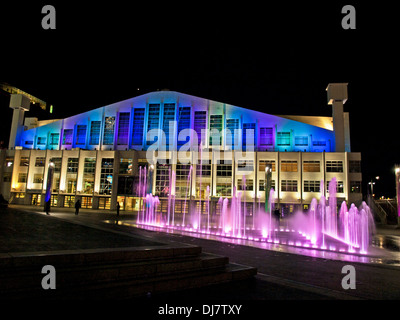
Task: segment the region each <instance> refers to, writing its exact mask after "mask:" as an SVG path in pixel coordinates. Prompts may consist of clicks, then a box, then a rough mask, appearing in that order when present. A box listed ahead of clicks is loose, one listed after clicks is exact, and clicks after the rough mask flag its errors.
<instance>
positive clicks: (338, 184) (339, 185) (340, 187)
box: [326, 181, 344, 193]
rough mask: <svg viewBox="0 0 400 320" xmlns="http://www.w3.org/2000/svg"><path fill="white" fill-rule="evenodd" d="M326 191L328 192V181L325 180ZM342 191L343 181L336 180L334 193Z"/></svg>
mask: <svg viewBox="0 0 400 320" xmlns="http://www.w3.org/2000/svg"><path fill="white" fill-rule="evenodd" d="M326 192H327V193H329V181H327V182H326ZM343 192H344V184H343V181H337V183H336V193H343Z"/></svg>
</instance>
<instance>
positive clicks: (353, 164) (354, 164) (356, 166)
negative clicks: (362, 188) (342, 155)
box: [349, 160, 361, 173]
mask: <svg viewBox="0 0 400 320" xmlns="http://www.w3.org/2000/svg"><path fill="white" fill-rule="evenodd" d="M349 172H351V173H359V172H361V161H360V160H350V161H349Z"/></svg>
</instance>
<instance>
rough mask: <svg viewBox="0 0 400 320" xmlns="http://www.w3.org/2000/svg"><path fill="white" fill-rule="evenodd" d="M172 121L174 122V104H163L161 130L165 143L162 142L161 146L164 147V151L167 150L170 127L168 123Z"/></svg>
mask: <svg viewBox="0 0 400 320" xmlns="http://www.w3.org/2000/svg"><path fill="white" fill-rule="evenodd" d="M174 120H175V103H165V104H164V117H163V128H162V129H163V131H164V134H165V141H163V144H164V145H165V146H166V149H165V150H169V127H170V122H171V121H174ZM171 125H172V124H171Z"/></svg>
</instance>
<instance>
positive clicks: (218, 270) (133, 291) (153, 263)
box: [0, 245, 257, 299]
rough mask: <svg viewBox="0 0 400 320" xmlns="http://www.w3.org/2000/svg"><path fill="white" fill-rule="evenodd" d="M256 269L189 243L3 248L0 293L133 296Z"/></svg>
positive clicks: (210, 282)
mask: <svg viewBox="0 0 400 320" xmlns="http://www.w3.org/2000/svg"><path fill="white" fill-rule="evenodd" d="M44 265H52V266H54V268H55V270H56V289H54V290H52V289H48V290H44V289H43V288H42V286H41V282H42V279H43V277H45V276H46V274H42V273H41V270H42V267H43V266H44ZM256 273H257V270H256V269H255V268H252V267H247V266H242V265H237V264H232V263H229V259H228V258H227V257H223V256H217V255H214V254H208V253H203V252H202V250H201V247H197V246H186V245H182V246H180V247H179V246H178V247H170V246H161V247H152V248H150V249H143V248H118V249H108V250H107V249H90V250H80V252H65V251H63V252H55V253H43V254H35V255H29V254H2V255H0V299H2V298H36V299H38V298H39V299H42V298H44V299H60V298H61V299H109V298H112V299H121V298H122V299H127V298H134V297H141V296H145V295H147V294H149V293H151V294H152V295H157V294H161V293H166V292H170V291H177V290H184V289H191V288H200V287H204V286H209V285H213V284H219V283H226V282H230V281H235V280H244V279H248V278H252V277H253V276H254V275H256Z"/></svg>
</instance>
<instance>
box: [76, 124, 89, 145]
mask: <svg viewBox="0 0 400 320" xmlns="http://www.w3.org/2000/svg"><path fill="white" fill-rule="evenodd" d="M75 144H76V145H85V144H86V125H77V126H76V143H75Z"/></svg>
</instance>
